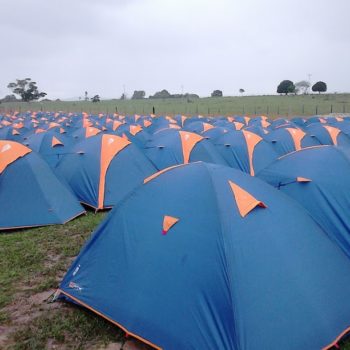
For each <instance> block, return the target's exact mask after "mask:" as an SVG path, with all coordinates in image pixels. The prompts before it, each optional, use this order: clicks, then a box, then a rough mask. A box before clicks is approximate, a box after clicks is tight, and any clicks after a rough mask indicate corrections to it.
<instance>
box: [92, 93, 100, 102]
mask: <svg viewBox="0 0 350 350" xmlns="http://www.w3.org/2000/svg"><path fill="white" fill-rule="evenodd" d="M100 101H101V99H100V95H95V96H94V97H92V98H91V102H93V103H96V102H100Z"/></svg>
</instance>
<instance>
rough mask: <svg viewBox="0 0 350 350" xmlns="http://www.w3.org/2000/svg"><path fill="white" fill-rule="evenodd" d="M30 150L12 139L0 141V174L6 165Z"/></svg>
mask: <svg viewBox="0 0 350 350" xmlns="http://www.w3.org/2000/svg"><path fill="white" fill-rule="evenodd" d="M31 151H32V150H31V149H30V148H28V147H26V146H23V145H22V144H20V143H17V142H13V141H0V174H1V173H2V172H3V171H4V170H5V169H6V167H7V166H8V165H9V164H11V163H13V162H14V161H15V160H17V159H18V158H20V157H23V156H25V155H26V154H28V153H30V152H31Z"/></svg>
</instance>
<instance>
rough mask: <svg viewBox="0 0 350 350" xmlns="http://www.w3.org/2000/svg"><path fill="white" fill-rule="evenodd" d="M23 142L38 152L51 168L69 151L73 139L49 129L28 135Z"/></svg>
mask: <svg viewBox="0 0 350 350" xmlns="http://www.w3.org/2000/svg"><path fill="white" fill-rule="evenodd" d="M23 144H25V145H26V146H28V147H29V148H30V149H32V150H33V151H35V152H37V153H39V154H40V155H41V156H42V157H43V159H45V161H46V162H47V163H48V164H49V165H50V166H51V167H52V168H55V167H56V165H57V163H58V162H59V160H60V159H61V158H62V157H63V155H65V154H68V153H70V152H71V149H72V148H73V145H74V141H73V139H72V138H71V137H68V136H66V135H65V134H59V133H57V132H56V131H53V130H49V131H46V132H41V133H39V134H33V135H31V136H29V137H28V138H27V140H25V141H24V142H23Z"/></svg>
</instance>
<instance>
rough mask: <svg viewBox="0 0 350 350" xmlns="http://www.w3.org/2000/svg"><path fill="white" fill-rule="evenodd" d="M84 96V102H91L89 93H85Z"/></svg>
mask: <svg viewBox="0 0 350 350" xmlns="http://www.w3.org/2000/svg"><path fill="white" fill-rule="evenodd" d="M84 95H85V97H84V100H85V101H89V96H88V92H87V91H85V94H84Z"/></svg>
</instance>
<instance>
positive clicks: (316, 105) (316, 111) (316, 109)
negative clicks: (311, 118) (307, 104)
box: [316, 105, 318, 115]
mask: <svg viewBox="0 0 350 350" xmlns="http://www.w3.org/2000/svg"><path fill="white" fill-rule="evenodd" d="M317 114H318V106H317V105H316V115H317Z"/></svg>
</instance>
